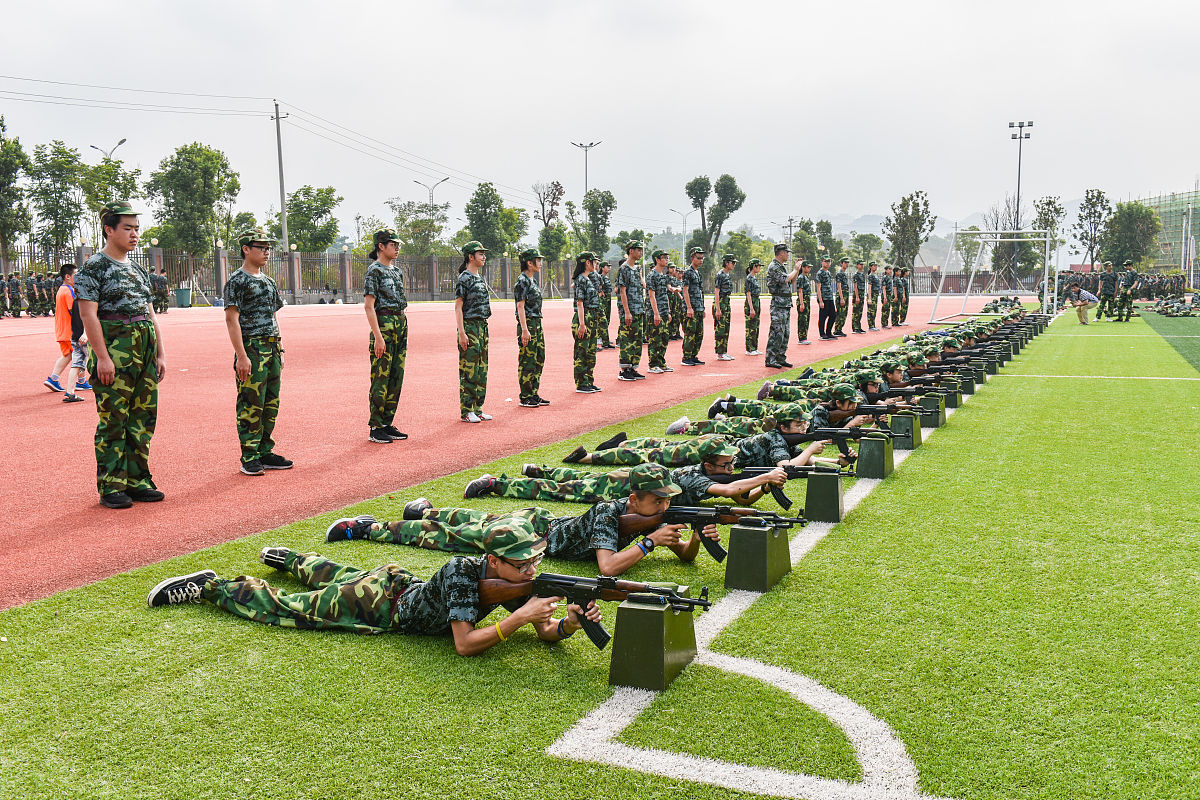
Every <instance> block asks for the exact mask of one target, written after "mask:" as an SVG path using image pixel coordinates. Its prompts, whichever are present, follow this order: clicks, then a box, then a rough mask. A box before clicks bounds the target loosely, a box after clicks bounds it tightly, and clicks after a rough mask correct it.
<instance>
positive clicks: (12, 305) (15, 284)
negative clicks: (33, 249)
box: [8, 272, 25, 317]
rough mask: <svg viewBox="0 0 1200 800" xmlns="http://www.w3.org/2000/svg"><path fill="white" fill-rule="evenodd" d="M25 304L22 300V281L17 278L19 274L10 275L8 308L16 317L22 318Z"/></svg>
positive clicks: (12, 273) (11, 273)
mask: <svg viewBox="0 0 1200 800" xmlns="http://www.w3.org/2000/svg"><path fill="white" fill-rule="evenodd" d="M24 305H25V303H24V302H22V300H21V281H20V279H19V278H17V273H15V272H10V273H8V307H9V309H10V310H11V312H12V315H13V316H14V317H19V316H21V309H22V308H23V307H24Z"/></svg>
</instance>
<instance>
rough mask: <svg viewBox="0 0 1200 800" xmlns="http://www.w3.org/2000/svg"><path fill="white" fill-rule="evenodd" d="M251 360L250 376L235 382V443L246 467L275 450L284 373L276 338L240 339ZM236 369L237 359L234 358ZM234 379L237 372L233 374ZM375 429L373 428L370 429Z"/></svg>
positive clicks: (277, 338) (280, 348)
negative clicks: (236, 439) (280, 391)
mask: <svg viewBox="0 0 1200 800" xmlns="http://www.w3.org/2000/svg"><path fill="white" fill-rule="evenodd" d="M243 344H244V345H245V348H246V356H247V357H248V358H249V359H250V374H249V375H247V376H246V380H244V381H242V380H239V381H237V400H236V402H235V403H234V406H235V407H236V409H237V433H238V441H239V442H241V444H242V463H243V464H248V463H250V462H251V461H254V460H256V459H258V458H260V457H262V456H265V455H266V454H267V453H270V452H271V451H272V450H273V449H274V448H275V440H274V439H272V438H271V434H272V433H274V432H275V418H276V417H277V416H278V415H279V379H280V376H281V375H282V374H283V348H282V347H280V346H279V337H278V336H263V337H259V338H248V339H244V340H243ZM234 368H235V370H236V368H237V358H236V357H235V358H234ZM234 379H235V380H237V373H236V372H235V373H234ZM372 427H376V426H374V425H373V426H372Z"/></svg>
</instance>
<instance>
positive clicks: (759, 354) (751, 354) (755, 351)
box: [746, 350, 762, 356]
mask: <svg viewBox="0 0 1200 800" xmlns="http://www.w3.org/2000/svg"><path fill="white" fill-rule="evenodd" d="M746 355H748V356H761V355H762V353H760V352H759V351H757V350H747V351H746Z"/></svg>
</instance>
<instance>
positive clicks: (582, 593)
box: [479, 572, 712, 650]
mask: <svg viewBox="0 0 1200 800" xmlns="http://www.w3.org/2000/svg"><path fill="white" fill-rule="evenodd" d="M522 597H565V598H566V599H567V602H568V603H575V604H578V606H579V607H580V608H585V609H586V608H587V605H588V603H590V602H592V601H594V600H605V601H608V602H619V601H621V600H632V601H634V602H635V603H645V604H648V605H657V606H669V607H670V608H671V610H672V611H689V612H690V611H692V610H693V609H695V608H697V607H699V608H708V607H709V606H711V605H712V603H710V602H709V600H708V587H707V586H706V587H704V588H703V589H701V590H700V597H698V598H692V597H684V596H683V595H680V594H677V593H676V592H675V591H674V590H673V589H664V588H662V587H660V586H652V585H650V584H648V583H635V582H633V581H622V580H617V579H616V578H608V577H605V576H603V575H601V576H600V577H598V578H580V577H577V576H575V575H555V574H554V573H552V572H543V573H542V574H540V575H538V576H537V577H536V578H534V579H533V580H531V581H523V582H521V583H513V582H511V581H506V580H503V579H501V578H484V579H483V580H481V581H480V582H479V602H480V604H481V605H498V604H502V603H507V602H510V601H512V600H519V599H520V598H522ZM579 621H580V623H582V625H583V632H584V633H586V634H587V635H588V638H589V639H591V640H592V644H594V645H596V647H598V648H600V649H601V650H603V649H604V647H605V646H606V645H607V644H608V641H609V639H611V638H612V635H611V634H609V632H608V631H606V630H605V629H604V626H603V625H601V624H600V623H599V622H592V621H591V620H590V619H588V618H587V617H585V616H583V615H580V617H579Z"/></svg>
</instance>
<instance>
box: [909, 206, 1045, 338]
mask: <svg viewBox="0 0 1200 800" xmlns="http://www.w3.org/2000/svg"><path fill="white" fill-rule="evenodd" d="M967 237H975V239H976V241H978V243H979V247H978V248H976V250H975V257H974V258H973V259H971V267H970V270H969V272H968V274H967V286H966V290H965V291H964V293H963V301H962V307H961V308H959V310H958V311H957V312H955V313H951V314H945V315H943V316H941V317H939V316H938V305H939V304H940V303H941V300H942V293H943V291H944V289H945V287H946V272H947V270H945V269H943V270H942V274H941V280H939V281H938V286H937V293H936V294H935V295H934V298H933V309H932V310H931V311H930V312H929V321H930V322H945V321H947V320H950V319H953V318H955V317H961V316H964V315H965V314H966V313H967V301H968V300H970V299H971V289H972V287H974V285H975V275H976V273H977V272H979V265H980V264H981V263H983V254H984V252H985V251H991V250H993V249H995V247H996V245H998V244H1003V243H1005V242H1032V243H1035V244H1041V246H1042V282H1043V283H1042V285H1043V286H1044V287H1045V289H1044V291H1043V292H1042V312H1043V313H1049V312H1048V309H1051V308H1056V307H1057V304H1058V298H1057V297H1056V293H1057V288H1058V287H1057V282H1056V281H1055V280H1054V279H1053V277H1052V274H1051V269H1050V243H1051V240H1052V239H1053V237H1052V236H1051V235H1050V231H1013V230H1006V231H971V230H958V229H955V231H954V233H953V235H951V237H950V249H949V250H948V251H947V252H946V262H945V263H946V266H947V267H948V266H950V264H951V263H952V262H953V260H954V257H955V255H956V254H957V252H958V241H959V239H960V238H967ZM963 266H966V264H965V263H964V264H963Z"/></svg>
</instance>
